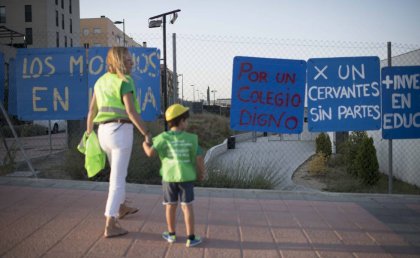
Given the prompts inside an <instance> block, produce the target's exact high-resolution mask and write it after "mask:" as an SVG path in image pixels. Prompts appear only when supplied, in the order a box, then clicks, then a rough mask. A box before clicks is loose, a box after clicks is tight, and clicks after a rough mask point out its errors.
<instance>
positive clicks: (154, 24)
mask: <svg viewBox="0 0 420 258" xmlns="http://www.w3.org/2000/svg"><path fill="white" fill-rule="evenodd" d="M180 11H181V10H180V9H177V10H174V11H170V12H167V13H162V14H159V15H155V16H153V17H150V18H149V28H158V27H160V25H161V24H162V23H163V70H164V73H163V78H162V80H163V83H162V90H163V105H164V109H165V110H166V109H167V108H168V89H167V84H168V82H167V79H166V69H167V67H166V16H167V15H172V18H171V20H170V23H171V24H174V23H175V20H176V19H177V18H178V14H177V13H178V12H180ZM167 130H168V123H166V121H165V131H167Z"/></svg>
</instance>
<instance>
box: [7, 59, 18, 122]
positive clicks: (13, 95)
mask: <svg viewBox="0 0 420 258" xmlns="http://www.w3.org/2000/svg"><path fill="white" fill-rule="evenodd" d="M15 63H16V61H15V59H14V58H10V59H9V97H8V103H7V113H8V114H9V115H14V116H17V89H16V65H15Z"/></svg>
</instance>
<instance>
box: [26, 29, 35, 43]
mask: <svg viewBox="0 0 420 258" xmlns="http://www.w3.org/2000/svg"><path fill="white" fill-rule="evenodd" d="M25 40H26V44H27V45H32V42H33V41H32V28H26V29H25Z"/></svg>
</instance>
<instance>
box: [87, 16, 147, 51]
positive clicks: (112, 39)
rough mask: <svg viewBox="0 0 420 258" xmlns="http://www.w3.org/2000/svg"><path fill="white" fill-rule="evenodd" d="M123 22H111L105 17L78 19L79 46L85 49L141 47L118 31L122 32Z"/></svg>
mask: <svg viewBox="0 0 420 258" xmlns="http://www.w3.org/2000/svg"><path fill="white" fill-rule="evenodd" d="M123 22H124V20H122V21H111V20H110V19H109V18H108V17H106V16H101V17H100V18H86V19H80V33H81V34H80V42H81V46H84V47H85V48H89V47H113V46H126V47H141V45H140V44H139V43H137V42H136V41H134V39H133V38H131V37H129V36H128V35H127V34H125V33H124V31H122V30H121V29H120V27H121V28H122V29H123V30H124V26H125V24H124V23H123ZM117 24H118V25H117ZM117 26H118V27H117ZM124 34H125V35H124ZM124 40H125V42H124Z"/></svg>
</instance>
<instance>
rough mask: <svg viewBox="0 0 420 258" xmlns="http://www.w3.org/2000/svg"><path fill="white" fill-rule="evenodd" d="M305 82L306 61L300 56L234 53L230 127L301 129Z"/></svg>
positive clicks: (245, 129)
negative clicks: (294, 57) (263, 55)
mask: <svg viewBox="0 0 420 258" xmlns="http://www.w3.org/2000/svg"><path fill="white" fill-rule="evenodd" d="M305 82H306V62H305V61H303V60H287V59H274V58H256V57H241V56H237V57H235V58H234V60H233V76H232V106H231V111H230V112H231V115H230V126H231V128H232V129H234V130H240V131H260V132H275V133H287V134H298V133H301V132H302V129H303V111H304V110H303V109H304V99H305Z"/></svg>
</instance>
